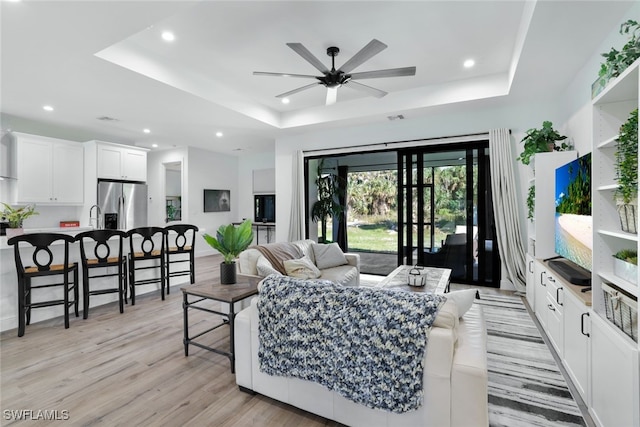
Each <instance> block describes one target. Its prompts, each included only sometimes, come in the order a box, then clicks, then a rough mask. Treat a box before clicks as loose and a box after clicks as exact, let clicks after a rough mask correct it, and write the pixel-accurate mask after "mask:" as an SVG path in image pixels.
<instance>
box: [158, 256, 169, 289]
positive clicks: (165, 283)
mask: <svg viewBox="0 0 640 427" xmlns="http://www.w3.org/2000/svg"><path fill="white" fill-rule="evenodd" d="M165 273H166V270H165V265H164V254H162V256H161V257H160V287H161V288H162V292H161V295H162V301H164V287H165V286H166V287H167V288H169V280H167V276H166V275H165ZM167 293H169V291H167Z"/></svg>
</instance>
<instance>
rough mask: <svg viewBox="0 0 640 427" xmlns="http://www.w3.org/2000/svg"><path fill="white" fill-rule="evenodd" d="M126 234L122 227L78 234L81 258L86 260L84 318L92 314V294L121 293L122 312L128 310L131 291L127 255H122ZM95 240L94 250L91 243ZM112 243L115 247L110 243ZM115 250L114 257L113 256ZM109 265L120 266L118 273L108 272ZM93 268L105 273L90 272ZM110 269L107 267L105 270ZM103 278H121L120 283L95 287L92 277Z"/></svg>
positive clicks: (83, 297) (83, 293)
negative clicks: (90, 303) (90, 301)
mask: <svg viewBox="0 0 640 427" xmlns="http://www.w3.org/2000/svg"><path fill="white" fill-rule="evenodd" d="M126 235H127V234H126V233H125V232H124V231H120V230H92V231H85V232H84V233H80V234H78V235H76V241H79V242H80V259H81V261H82V308H83V312H82V317H83V318H84V319H86V318H87V317H89V297H90V296H92V295H104V294H112V293H116V292H117V293H118V302H119V304H120V313H124V299H125V294H126V291H127V258H125V256H124V255H123V254H122V251H123V246H124V238H125V237H126ZM91 243H94V244H95V246H94V247H93V251H91V248H88V247H87V244H91ZM109 243H111V246H109ZM112 251H113V252H114V256H111V254H112ZM108 267H116V268H117V269H118V271H117V272H116V273H108V271H109V270H108ZM93 269H103V270H102V271H99V273H101V274H95V275H93V276H90V275H89V271H90V270H93ZM105 269H106V270H105ZM101 277H117V278H118V286H117V287H109V288H105V287H104V286H103V287H100V288H99V289H93V290H91V289H90V288H89V279H97V278H101Z"/></svg>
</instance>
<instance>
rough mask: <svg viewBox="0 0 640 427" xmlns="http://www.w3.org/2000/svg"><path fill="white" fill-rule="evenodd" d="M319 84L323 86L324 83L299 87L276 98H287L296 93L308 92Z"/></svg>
mask: <svg viewBox="0 0 640 427" xmlns="http://www.w3.org/2000/svg"><path fill="white" fill-rule="evenodd" d="M319 84H322V83H320V82H316V83H311V84H310V85H306V86H302V87H299V88H298V89H294V90H290V91H289V92H285V93H281V94H280V95H276V98H286V97H287V96H289V95H293V94H294V93H298V92H302V91H303V90H306V89H311V88H312V87H315V86H318V85H319Z"/></svg>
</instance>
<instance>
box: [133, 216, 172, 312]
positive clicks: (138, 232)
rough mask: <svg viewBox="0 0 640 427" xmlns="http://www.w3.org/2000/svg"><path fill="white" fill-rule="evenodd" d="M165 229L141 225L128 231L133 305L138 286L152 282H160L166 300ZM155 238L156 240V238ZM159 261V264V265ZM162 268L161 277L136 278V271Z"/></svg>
mask: <svg viewBox="0 0 640 427" xmlns="http://www.w3.org/2000/svg"><path fill="white" fill-rule="evenodd" d="M165 233H166V232H165V229H164V228H162V227H139V228H134V229H131V230H129V231H128V232H127V237H128V238H129V247H130V251H129V290H130V291H131V305H135V304H136V290H135V289H136V286H139V285H148V284H152V283H159V284H160V293H161V295H162V299H163V300H164V292H165V286H167V284H168V280H167V277H166V274H165V273H166V265H165V261H166V253H165V246H164V245H165ZM154 239H155V240H154ZM158 263H159V265H158ZM157 268H159V269H160V277H154V278H150V279H141V280H137V279H136V272H137V271H142V270H149V269H157Z"/></svg>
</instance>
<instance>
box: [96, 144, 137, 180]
mask: <svg viewBox="0 0 640 427" xmlns="http://www.w3.org/2000/svg"><path fill="white" fill-rule="evenodd" d="M97 170H98V178H103V179H118V180H126V181H141V182H146V181H147V151H146V150H144V149H140V148H135V147H127V146H124V145H117V144H107V143H99V144H98V145H97Z"/></svg>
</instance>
